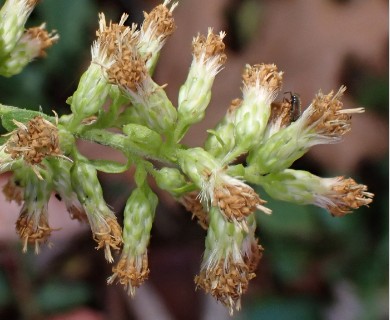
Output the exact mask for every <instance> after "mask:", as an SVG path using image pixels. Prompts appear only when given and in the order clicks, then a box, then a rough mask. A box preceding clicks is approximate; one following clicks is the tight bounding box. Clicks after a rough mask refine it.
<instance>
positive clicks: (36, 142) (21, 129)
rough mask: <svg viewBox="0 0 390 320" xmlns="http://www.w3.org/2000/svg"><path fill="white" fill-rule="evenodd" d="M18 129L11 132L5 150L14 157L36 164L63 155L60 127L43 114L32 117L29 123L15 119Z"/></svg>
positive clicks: (32, 164)
mask: <svg viewBox="0 0 390 320" xmlns="http://www.w3.org/2000/svg"><path fill="white" fill-rule="evenodd" d="M14 123H15V124H16V125H17V127H18V129H16V130H14V131H13V132H11V133H10V134H11V137H10V138H9V140H8V141H7V143H6V145H5V149H4V151H5V152H6V153H7V154H10V156H11V158H12V159H14V160H15V159H20V158H22V159H23V160H24V161H25V162H26V163H27V164H29V165H31V166H34V165H38V164H40V163H41V162H42V160H43V159H44V158H46V157H49V156H54V157H58V156H62V151H61V149H60V146H59V138H58V129H57V127H56V126H55V125H53V124H52V123H51V122H49V121H47V120H46V119H45V118H43V117H41V116H36V117H34V118H32V119H31V120H30V121H28V122H27V124H23V123H20V122H18V121H16V120H14Z"/></svg>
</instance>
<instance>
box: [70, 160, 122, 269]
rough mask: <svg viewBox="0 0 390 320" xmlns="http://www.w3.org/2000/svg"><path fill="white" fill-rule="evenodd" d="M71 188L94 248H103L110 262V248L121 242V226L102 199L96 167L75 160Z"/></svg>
mask: <svg viewBox="0 0 390 320" xmlns="http://www.w3.org/2000/svg"><path fill="white" fill-rule="evenodd" d="M70 174H71V182H72V187H73V190H74V191H75V192H76V194H77V198H78V199H79V201H80V203H81V204H82V206H83V208H84V210H85V213H86V214H87V217H88V221H89V224H90V226H91V230H92V236H93V239H94V240H95V241H96V242H97V244H98V246H97V247H96V249H101V248H104V253H105V257H106V260H107V261H108V262H112V261H113V258H112V255H111V248H112V249H114V250H119V246H120V245H121V244H122V232H121V228H120V226H119V224H118V222H117V221H116V217H115V215H114V214H113V212H112V211H111V210H110V208H109V207H108V206H107V204H106V202H105V201H104V199H103V192H102V188H101V186H100V183H99V180H98V178H97V173H96V169H95V168H94V167H93V166H92V165H90V164H87V163H85V162H81V161H77V162H75V163H74V164H73V167H72V169H71V171H70Z"/></svg>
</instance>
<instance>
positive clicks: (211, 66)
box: [176, 29, 226, 140]
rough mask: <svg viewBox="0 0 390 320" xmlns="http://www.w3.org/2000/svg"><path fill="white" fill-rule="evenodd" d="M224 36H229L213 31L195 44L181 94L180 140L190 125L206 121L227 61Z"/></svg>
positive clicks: (195, 40) (177, 129) (179, 110)
mask: <svg viewBox="0 0 390 320" xmlns="http://www.w3.org/2000/svg"><path fill="white" fill-rule="evenodd" d="M224 37H225V33H223V32H221V33H220V34H219V35H216V34H214V33H213V32H212V29H209V31H208V34H207V37H205V36H203V35H198V36H197V37H196V38H195V39H194V41H193V43H192V47H193V61H192V64H191V68H190V71H189V74H188V77H187V80H186V82H185V83H184V84H183V85H182V86H181V88H180V92H179V107H178V126H177V128H176V131H177V133H176V136H177V140H180V139H181V138H182V137H183V135H184V134H185V132H186V131H187V129H188V127H189V126H190V125H192V124H194V123H197V122H199V121H201V120H202V119H203V118H204V115H205V110H206V108H207V106H208V104H209V102H210V99H211V87H212V85H213V82H214V78H215V76H216V75H217V73H218V72H219V71H220V70H221V68H222V65H223V64H224V63H225V61H226V55H225V53H224V49H225V45H224V43H223V41H222V40H223V38H224Z"/></svg>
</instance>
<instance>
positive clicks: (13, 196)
mask: <svg viewBox="0 0 390 320" xmlns="http://www.w3.org/2000/svg"><path fill="white" fill-rule="evenodd" d="M3 194H4V196H5V199H6V200H7V201H9V202H11V201H15V202H16V203H17V204H18V205H21V204H22V201H23V188H22V187H21V186H20V183H19V182H18V180H17V179H15V177H14V176H11V177H9V178H8V180H7V183H6V184H5V185H4V187H3Z"/></svg>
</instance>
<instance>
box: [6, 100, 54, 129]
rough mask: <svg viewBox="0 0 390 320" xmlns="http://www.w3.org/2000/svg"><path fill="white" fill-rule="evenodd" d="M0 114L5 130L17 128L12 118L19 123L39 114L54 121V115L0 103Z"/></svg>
mask: <svg viewBox="0 0 390 320" xmlns="http://www.w3.org/2000/svg"><path fill="white" fill-rule="evenodd" d="M0 116H1V123H2V125H3V127H4V128H5V129H6V130H7V131H12V130H14V129H16V128H17V126H16V124H15V122H14V120H16V121H18V122H21V123H26V122H28V121H29V120H30V119H32V118H34V117H36V116H41V117H43V118H45V119H46V120H48V121H50V122H52V123H55V118H54V117H50V116H48V115H46V114H44V113H42V112H39V111H32V110H27V109H19V108H15V107H9V106H4V105H0Z"/></svg>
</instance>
